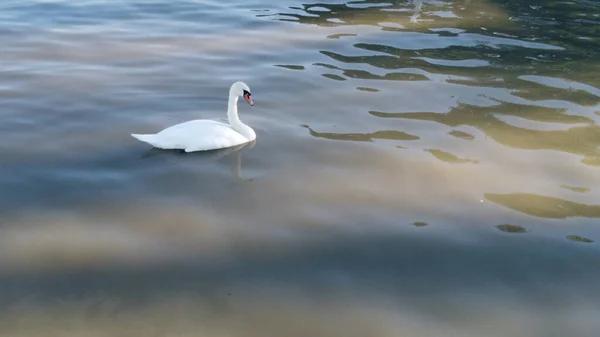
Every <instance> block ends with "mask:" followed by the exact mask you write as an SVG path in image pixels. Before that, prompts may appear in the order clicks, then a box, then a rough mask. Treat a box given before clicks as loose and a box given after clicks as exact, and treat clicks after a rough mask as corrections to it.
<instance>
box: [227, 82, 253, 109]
mask: <svg viewBox="0 0 600 337" xmlns="http://www.w3.org/2000/svg"><path fill="white" fill-rule="evenodd" d="M229 95H235V96H242V97H244V99H245V100H246V102H248V104H250V105H254V102H253V101H252V94H251V93H250V87H249V86H248V85H247V84H246V83H244V82H235V83H234V84H233V85H231V89H229Z"/></svg>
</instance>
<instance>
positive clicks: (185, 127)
mask: <svg viewBox="0 0 600 337" xmlns="http://www.w3.org/2000/svg"><path fill="white" fill-rule="evenodd" d="M132 136H133V137H135V138H137V139H138V140H141V141H143V142H146V143H148V144H150V145H152V146H154V147H157V148H160V149H165V150H171V149H184V150H185V151H186V152H193V151H207V150H215V149H222V148H227V147H231V146H236V145H240V144H244V143H247V142H248V141H249V140H248V139H247V138H246V137H244V136H242V135H241V134H240V133H238V132H237V131H235V130H234V129H232V128H231V126H229V125H228V124H225V123H221V122H217V121H212V120H206V119H203V120H193V121H189V122H184V123H180V124H176V125H173V126H171V127H168V128H166V129H164V130H162V131H160V132H158V133H156V134H153V135H137V134H132Z"/></svg>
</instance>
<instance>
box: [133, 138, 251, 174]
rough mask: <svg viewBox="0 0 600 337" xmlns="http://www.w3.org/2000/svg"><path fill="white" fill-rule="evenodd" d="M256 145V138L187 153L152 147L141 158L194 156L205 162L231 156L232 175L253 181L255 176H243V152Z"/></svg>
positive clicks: (179, 158)
mask: <svg viewBox="0 0 600 337" xmlns="http://www.w3.org/2000/svg"><path fill="white" fill-rule="evenodd" d="M255 145H256V140H254V141H252V142H249V143H246V144H242V145H238V146H234V147H230V148H226V149H219V150H212V151H199V152H191V153H186V152H185V151H183V150H163V149H159V148H152V149H150V150H147V151H145V152H144V153H142V155H141V159H147V158H152V157H162V158H174V159H176V160H178V161H181V160H183V159H184V158H194V159H195V160H203V161H204V162H216V161H219V160H221V159H224V158H227V157H231V158H232V159H233V160H232V161H231V165H230V172H231V175H232V176H233V177H234V178H236V179H238V180H241V181H244V182H250V181H253V180H254V178H245V177H243V176H242V152H243V151H245V150H249V149H252V148H253V147H254V146H255Z"/></svg>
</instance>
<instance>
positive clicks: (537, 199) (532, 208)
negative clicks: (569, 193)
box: [484, 193, 600, 219]
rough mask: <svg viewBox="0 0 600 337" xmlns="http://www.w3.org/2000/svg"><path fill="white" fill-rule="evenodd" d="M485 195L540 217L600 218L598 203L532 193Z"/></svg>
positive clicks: (498, 202)
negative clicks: (587, 203) (583, 202)
mask: <svg viewBox="0 0 600 337" xmlns="http://www.w3.org/2000/svg"><path fill="white" fill-rule="evenodd" d="M484 196H485V198H486V199H487V200H489V201H491V202H494V203H496V204H499V205H502V206H504V207H508V208H510V209H513V210H515V211H519V212H522V213H525V214H528V215H532V216H536V217H540V218H549V219H566V218H572V217H584V218H600V206H598V205H586V204H581V203H577V202H573V201H568V200H563V199H559V198H553V197H547V196H543V195H538V194H531V193H512V194H493V193H486V194H485V195H484Z"/></svg>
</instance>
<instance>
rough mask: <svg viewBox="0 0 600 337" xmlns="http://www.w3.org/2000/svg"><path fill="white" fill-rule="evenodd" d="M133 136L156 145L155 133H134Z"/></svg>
mask: <svg viewBox="0 0 600 337" xmlns="http://www.w3.org/2000/svg"><path fill="white" fill-rule="evenodd" d="M131 136H132V137H133V138H135V139H137V140H139V141H142V142H144V143H148V144H150V145H152V146H155V141H154V135H139V134H135V133H132V134H131Z"/></svg>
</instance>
